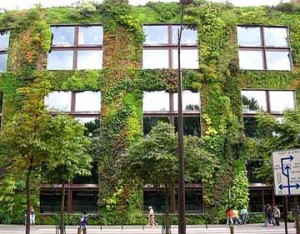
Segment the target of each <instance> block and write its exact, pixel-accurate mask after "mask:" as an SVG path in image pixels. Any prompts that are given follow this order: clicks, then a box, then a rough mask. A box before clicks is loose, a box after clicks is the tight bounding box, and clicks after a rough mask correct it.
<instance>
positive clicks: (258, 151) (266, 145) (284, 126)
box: [246, 110, 300, 183]
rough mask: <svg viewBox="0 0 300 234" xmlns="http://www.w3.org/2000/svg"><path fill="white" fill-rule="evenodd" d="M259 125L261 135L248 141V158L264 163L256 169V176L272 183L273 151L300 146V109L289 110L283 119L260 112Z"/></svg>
mask: <svg viewBox="0 0 300 234" xmlns="http://www.w3.org/2000/svg"><path fill="white" fill-rule="evenodd" d="M257 126H258V132H259V136H260V137H259V138H255V139H248V141H247V150H246V152H251V154H250V155H248V160H259V161H260V162H261V164H262V165H261V166H260V167H259V168H256V169H255V174H256V176H257V177H258V178H260V179H262V180H264V181H266V182H269V183H272V181H273V173H272V162H271V155H272V152H273V151H276V150H288V149H292V148H299V147H300V141H299V134H300V111H299V110H296V111H294V110H287V111H285V112H284V116H283V119H282V120H279V119H277V118H275V117H274V116H271V115H268V114H264V113H260V114H259V115H258V116H257Z"/></svg>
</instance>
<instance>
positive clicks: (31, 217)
mask: <svg viewBox="0 0 300 234" xmlns="http://www.w3.org/2000/svg"><path fill="white" fill-rule="evenodd" d="M30 224H31V225H34V224H35V213H34V209H33V207H32V206H31V207H30Z"/></svg>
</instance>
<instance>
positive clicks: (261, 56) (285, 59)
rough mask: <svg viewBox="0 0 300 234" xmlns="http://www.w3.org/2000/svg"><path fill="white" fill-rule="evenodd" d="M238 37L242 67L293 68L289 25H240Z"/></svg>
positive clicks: (261, 68) (264, 68) (258, 68)
mask: <svg viewBox="0 0 300 234" xmlns="http://www.w3.org/2000/svg"><path fill="white" fill-rule="evenodd" d="M237 37H238V45H239V65H240V68H241V69H247V70H282V71H289V70H291V69H292V63H291V57H290V53H291V49H290V46H289V38H288V28H287V27H258V26H255V27H251V26H238V27H237Z"/></svg>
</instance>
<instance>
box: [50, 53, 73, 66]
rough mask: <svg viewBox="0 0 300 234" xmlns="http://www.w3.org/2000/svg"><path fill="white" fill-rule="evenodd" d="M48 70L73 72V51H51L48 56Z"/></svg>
mask: <svg viewBox="0 0 300 234" xmlns="http://www.w3.org/2000/svg"><path fill="white" fill-rule="evenodd" d="M47 69H48V70H72V69H73V51H51V53H49V54H48V64H47Z"/></svg>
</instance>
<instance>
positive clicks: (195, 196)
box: [185, 189, 203, 212]
mask: <svg viewBox="0 0 300 234" xmlns="http://www.w3.org/2000/svg"><path fill="white" fill-rule="evenodd" d="M202 197H203V195H202V191H200V190H190V189H188V190H186V191H185V200H186V211H187V212H203V199H202Z"/></svg>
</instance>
